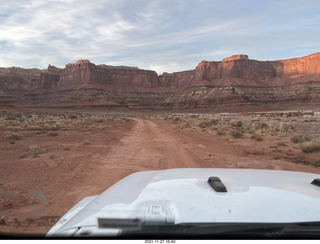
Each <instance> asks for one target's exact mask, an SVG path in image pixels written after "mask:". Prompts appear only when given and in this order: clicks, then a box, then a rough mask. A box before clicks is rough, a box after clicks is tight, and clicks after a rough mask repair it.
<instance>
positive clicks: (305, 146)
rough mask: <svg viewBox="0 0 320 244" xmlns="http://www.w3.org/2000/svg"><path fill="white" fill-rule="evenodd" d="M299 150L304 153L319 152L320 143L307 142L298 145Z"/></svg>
mask: <svg viewBox="0 0 320 244" xmlns="http://www.w3.org/2000/svg"><path fill="white" fill-rule="evenodd" d="M300 149H301V150H302V151H303V152H305V153H311V152H315V151H319V150H320V141H309V142H303V143H301V144H300Z"/></svg>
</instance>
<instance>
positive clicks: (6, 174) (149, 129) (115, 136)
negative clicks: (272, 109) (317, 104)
mask: <svg viewBox="0 0 320 244" xmlns="http://www.w3.org/2000/svg"><path fill="white" fill-rule="evenodd" d="M31 114H33V118H35V115H34V113H31ZM40 115H41V113H40ZM40 115H38V117H39V116H40ZM6 116H7V115H6ZM28 116H29V117H30V114H29V115H28ZM48 116H49V118H50V120H51V122H52V121H54V120H53V119H54V118H57V117H59V118H61V116H62V115H61V114H59V115H56V117H55V115H54V114H49V115H48ZM63 116H64V118H67V119H65V120H64V124H63V123H62V122H60V124H63V126H60V127H59V129H58V130H55V131H52V128H51V131H50V130H47V131H45V132H42V133H40V132H39V131H38V130H40V129H42V130H41V131H43V128H44V126H47V125H48V124H46V123H48V122H49V121H45V120H44V122H43V123H42V124H41V123H39V122H37V125H36V126H35V125H34V126H33V127H32V126H31V125H30V124H28V125H25V126H24V127H23V126H22V125H21V124H22V123H26V122H25V121H24V122H21V123H16V122H15V121H13V122H12V121H9V122H10V123H9V122H8V123H9V124H4V123H7V121H4V122H3V124H2V127H1V128H0V168H1V171H0V232H2V233H14V234H15V235H25V234H39V235H41V236H43V235H44V234H45V233H46V232H47V231H48V230H49V229H50V228H51V227H52V225H53V224H54V223H55V222H56V221H57V220H58V219H59V218H60V217H62V215H64V214H65V213H66V212H67V211H68V210H69V209H70V208H71V207H72V206H73V205H75V204H76V203H77V202H78V201H80V200H81V199H82V198H84V197H87V196H90V195H97V194H100V193H101V192H103V191H104V190H106V189H107V188H108V187H110V186H111V185H113V184H114V183H116V182H117V181H118V180H120V179H122V178H123V177H125V176H127V175H129V174H131V173H134V172H137V171H145V170H159V169H168V168H254V169H276V170H293V171H303V172H313V173H320V168H319V167H315V166H313V165H310V164H309V165H307V164H306V163H305V162H306V160H304V161H303V160H302V161H303V162H304V163H301V162H302V161H301V162H299V160H294V159H295V158H300V159H301V158H303V159H305V157H306V156H305V154H304V153H303V152H301V150H300V149H298V148H297V147H296V146H293V147H290V146H287V147H283V148H282V147H275V146H274V141H272V140H271V139H269V137H268V136H266V137H265V140H264V141H262V142H258V141H255V140H253V139H251V138H250V137H249V136H244V137H243V138H239V139H235V138H232V137H231V136H230V135H229V134H226V135H223V136H221V135H220V136H218V135H217V134H216V133H215V131H214V130H210V131H208V130H203V129H201V128H199V127H197V126H191V125H190V124H189V123H187V122H186V121H184V120H165V119H160V118H154V117H153V118H143V117H139V116H135V117H131V118H129V119H128V118H123V117H121V116H118V117H116V118H111V117H110V116H107V117H104V119H101V118H100V119H99V118H97V117H92V116H91V117H86V116H84V115H81V114H77V118H76V120H78V122H75V121H71V119H70V118H72V117H70V116H71V115H68V114H64V115H63ZM68 116H69V117H68ZM38 117H37V118H38ZM40 117H41V116H40ZM68 118H69V119H68ZM79 119H81V121H80V120H79ZM236 119H237V120H238V119H239V117H237V118H236ZM46 120H48V118H46ZM56 120H57V119H56ZM11 122H12V123H11ZM54 122H55V124H57V123H58V122H57V121H54ZM15 123H16V127H18V128H15V126H14V125H15ZM68 123H69V124H68ZM18 124H20V125H19V126H18ZM51 124H53V122H52V123H51ZM314 124H315V125H317V124H318V122H317V121H315V123H314ZM308 126H309V125H308ZM309 127H310V126H309ZM26 128H28V129H26ZM310 128H311V127H310ZM316 128H317V127H316ZM302 129H305V128H302ZM13 132H14V133H16V134H19V135H20V136H21V138H20V139H19V140H16V141H15V142H14V143H10V142H8V135H12V133H13ZM52 132H56V134H52ZM50 133H51V134H50ZM270 138H271V136H270ZM307 156H308V157H309V158H308V159H309V160H311V161H312V160H316V159H318V158H320V157H319V156H320V154H319V152H314V153H311V154H308V155H307Z"/></svg>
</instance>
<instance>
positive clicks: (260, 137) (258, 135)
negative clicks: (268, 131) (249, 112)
mask: <svg viewBox="0 0 320 244" xmlns="http://www.w3.org/2000/svg"><path fill="white" fill-rule="evenodd" d="M251 138H252V139H255V140H256V141H263V137H262V136H261V135H260V134H253V135H252V136H251Z"/></svg>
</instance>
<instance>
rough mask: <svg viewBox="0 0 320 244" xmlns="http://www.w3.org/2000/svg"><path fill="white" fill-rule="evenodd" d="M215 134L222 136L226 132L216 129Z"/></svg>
mask: <svg viewBox="0 0 320 244" xmlns="http://www.w3.org/2000/svg"><path fill="white" fill-rule="evenodd" d="M217 135H218V136H224V135H226V132H225V131H223V130H218V131H217Z"/></svg>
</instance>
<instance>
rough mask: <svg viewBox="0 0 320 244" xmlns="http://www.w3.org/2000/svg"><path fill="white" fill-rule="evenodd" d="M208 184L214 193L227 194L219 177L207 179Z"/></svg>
mask: <svg viewBox="0 0 320 244" xmlns="http://www.w3.org/2000/svg"><path fill="white" fill-rule="evenodd" d="M208 184H209V185H210V186H211V187H212V188H213V190H215V191H216V192H228V191H227V188H226V187H225V185H224V184H223V183H222V182H221V180H220V179H219V177H214V176H212V177H209V179H208Z"/></svg>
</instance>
